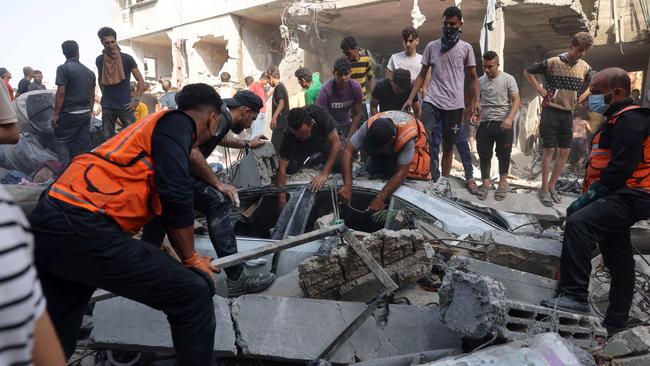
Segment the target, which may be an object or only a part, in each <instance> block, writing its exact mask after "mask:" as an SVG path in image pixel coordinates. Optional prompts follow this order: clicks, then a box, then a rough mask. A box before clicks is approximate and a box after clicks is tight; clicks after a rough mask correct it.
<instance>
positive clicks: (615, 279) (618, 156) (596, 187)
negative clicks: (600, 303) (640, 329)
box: [542, 68, 650, 335]
mask: <svg viewBox="0 0 650 366" xmlns="http://www.w3.org/2000/svg"><path fill="white" fill-rule="evenodd" d="M589 91H590V92H591V95H590V96H589V108H590V109H591V110H592V111H594V112H598V113H602V114H604V115H605V117H606V118H607V121H606V122H605V123H603V124H602V125H601V127H600V129H599V131H598V132H597V133H596V135H595V136H594V139H593V142H592V143H593V146H592V151H591V155H590V157H589V163H588V166H587V173H586V176H585V185H584V187H583V191H584V193H583V194H582V195H581V196H580V197H579V198H578V199H577V200H575V201H574V202H573V203H572V204H571V206H569V208H568V209H567V221H566V228H565V232H564V243H563V246H562V258H561V264H560V284H559V295H558V297H556V298H553V299H548V300H544V301H543V302H542V305H544V306H547V307H552V308H556V307H557V308H558V309H561V310H569V311H574V312H585V313H587V312H589V311H590V307H589V300H588V294H589V292H588V289H589V278H590V275H591V269H592V268H591V259H592V249H593V248H595V247H596V245H598V246H599V248H600V252H601V254H602V256H603V262H604V264H605V266H606V267H607V269H608V270H609V273H610V276H611V278H612V282H611V288H610V291H609V307H608V309H607V314H606V316H605V320H604V321H603V326H604V327H605V328H606V329H607V330H608V332H609V333H610V335H611V334H613V333H616V332H619V331H621V330H624V329H625V328H627V320H628V313H629V312H630V307H631V305H632V296H633V294H634V282H635V273H634V258H633V254H634V251H633V248H632V246H631V243H630V227H631V226H632V225H634V223H636V222H637V221H639V220H645V219H647V218H649V217H650V135H649V129H650V110H648V109H646V108H641V107H639V106H637V105H635V104H634V102H633V100H632V98H630V78H629V76H628V74H627V72H625V70H622V69H619V68H608V69H605V70H602V71H601V72H599V73H598V74H596V75H595V76H594V77H593V78H592V80H591V83H590V85H589Z"/></svg>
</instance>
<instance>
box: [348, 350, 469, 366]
mask: <svg viewBox="0 0 650 366" xmlns="http://www.w3.org/2000/svg"><path fill="white" fill-rule="evenodd" d="M455 354H458V350H456V349H440V350H435V351H425V352H418V353H412V354H408V355H400V356H394V357H386V358H379V359H376V360H370V361H364V362H358V363H355V365H357V366H412V365H421V364H423V363H426V362H433V361H437V360H440V359H442V358H445V357H449V356H453V355H455Z"/></svg>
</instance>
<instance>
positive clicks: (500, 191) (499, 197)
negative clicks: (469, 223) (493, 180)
mask: <svg viewBox="0 0 650 366" xmlns="http://www.w3.org/2000/svg"><path fill="white" fill-rule="evenodd" d="M509 189H510V187H509V186H508V185H507V184H506V186H505V187H503V188H501V187H498V188H497V191H496V192H494V200H495V201H503V200H504V199H505V198H506V195H507V194H508V190H509Z"/></svg>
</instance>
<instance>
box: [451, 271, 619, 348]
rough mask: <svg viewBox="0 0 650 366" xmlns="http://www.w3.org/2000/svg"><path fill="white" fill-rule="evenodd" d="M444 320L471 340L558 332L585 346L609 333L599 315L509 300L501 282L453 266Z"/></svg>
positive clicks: (593, 343) (519, 337) (594, 343)
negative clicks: (594, 315)
mask: <svg viewBox="0 0 650 366" xmlns="http://www.w3.org/2000/svg"><path fill="white" fill-rule="evenodd" d="M439 293H440V309H441V319H442V321H443V322H444V323H445V324H447V326H448V327H449V328H450V329H452V330H455V331H457V332H459V333H460V334H462V335H463V337H467V338H469V339H484V338H487V337H494V338H499V339H505V340H521V339H526V338H528V337H530V336H532V335H535V334H539V333H544V332H557V333H558V334H560V335H561V336H562V337H564V338H567V339H570V340H571V341H573V342H574V343H575V344H578V345H580V346H582V347H592V346H594V345H596V343H597V338H598V337H604V336H606V335H607V332H606V330H605V329H604V328H602V327H601V326H600V322H599V321H598V319H597V318H595V317H591V316H586V315H579V314H574V313H568V312H564V311H559V310H554V309H549V308H546V307H542V306H538V305H533V304H528V303H524V302H520V301H515V300H511V299H508V298H507V297H506V295H505V287H504V285H503V284H502V283H500V282H499V281H496V280H494V279H492V278H490V277H487V276H480V275H477V274H474V273H464V272H461V271H457V270H454V269H450V270H449V272H448V273H446V275H445V278H444V280H443V284H442V287H441V288H440V291H439Z"/></svg>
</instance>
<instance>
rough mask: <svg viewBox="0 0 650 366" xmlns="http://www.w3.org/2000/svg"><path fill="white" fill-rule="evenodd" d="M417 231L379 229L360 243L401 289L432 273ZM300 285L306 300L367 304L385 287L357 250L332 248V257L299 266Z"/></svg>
mask: <svg viewBox="0 0 650 366" xmlns="http://www.w3.org/2000/svg"><path fill="white" fill-rule="evenodd" d="M423 243H424V238H423V236H422V234H421V233H420V232H419V231H416V230H400V231H391V230H386V229H383V230H380V231H378V232H375V233H373V234H371V235H367V236H364V237H363V239H362V240H361V244H362V245H363V246H364V247H366V249H368V251H369V252H370V253H371V255H372V256H373V258H375V260H376V261H377V262H378V263H379V264H380V265H381V266H382V267H383V268H384V270H385V271H386V272H387V273H388V274H389V275H390V276H391V278H392V279H393V281H395V283H397V284H398V285H399V286H401V285H402V284H406V283H413V282H415V281H416V280H418V279H420V278H422V277H424V276H425V275H426V274H427V273H429V272H430V271H431V266H432V264H433V261H432V259H430V258H428V257H427V254H426V252H425V250H424V244H423ZM298 272H299V279H300V286H301V287H302V289H303V292H304V293H305V295H306V296H307V297H310V298H322V299H333V300H340V299H344V300H351V301H368V300H370V299H372V298H374V297H375V296H376V295H377V293H378V292H380V291H381V289H382V286H381V284H380V283H379V281H377V280H376V278H375V277H374V275H373V274H372V273H371V272H370V270H369V269H368V267H367V266H366V265H365V263H364V262H363V261H362V260H361V258H360V257H359V256H357V255H356V254H355V253H354V250H353V249H352V248H351V247H349V246H347V245H344V246H339V247H336V248H333V249H332V250H331V251H330V253H329V256H314V257H311V258H309V259H307V260H305V261H304V262H302V263H301V264H300V266H298Z"/></svg>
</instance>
